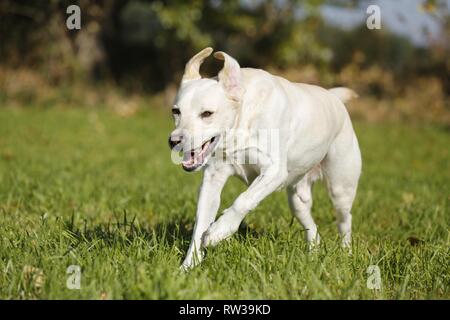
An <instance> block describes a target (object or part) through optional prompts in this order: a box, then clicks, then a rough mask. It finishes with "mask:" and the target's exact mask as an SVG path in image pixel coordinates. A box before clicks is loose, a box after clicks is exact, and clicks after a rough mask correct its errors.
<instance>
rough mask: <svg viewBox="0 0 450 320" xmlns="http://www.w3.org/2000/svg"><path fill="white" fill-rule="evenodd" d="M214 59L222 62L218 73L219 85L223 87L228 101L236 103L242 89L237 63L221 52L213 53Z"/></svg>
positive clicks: (239, 68)
mask: <svg viewBox="0 0 450 320" xmlns="http://www.w3.org/2000/svg"><path fill="white" fill-rule="evenodd" d="M214 58H216V59H219V60H224V64H223V68H222V70H220V72H219V83H220V84H221V85H222V86H223V88H224V89H225V91H226V92H227V94H228V96H229V98H230V99H232V100H234V101H236V102H239V101H241V100H242V96H243V94H244V87H243V84H242V74H241V67H240V66H239V63H238V62H237V61H236V60H235V59H233V58H232V57H230V56H229V55H228V54H226V53H225V52H222V51H217V52H215V53H214Z"/></svg>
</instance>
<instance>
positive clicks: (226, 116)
mask: <svg viewBox="0 0 450 320" xmlns="http://www.w3.org/2000/svg"><path fill="white" fill-rule="evenodd" d="M212 52H213V49H212V48H206V49H203V50H202V51H200V52H199V53H197V54H196V55H195V56H193V57H192V58H191V60H189V62H188V63H187V64H186V68H185V71H184V75H183V78H182V80H181V85H180V88H179V90H178V93H177V96H176V98H175V103H174V105H173V107H172V115H173V118H174V121H175V126H176V128H175V130H174V131H172V133H171V135H170V137H169V145H170V148H171V149H175V150H177V151H182V152H183V161H182V166H183V169H184V170H186V171H195V170H199V169H200V168H201V167H203V166H204V165H205V164H206V163H207V161H208V160H209V158H210V156H211V154H212V153H213V151H214V150H215V148H216V147H217V145H218V143H219V141H220V138H221V135H222V134H223V133H224V132H225V130H227V129H231V128H232V127H233V125H234V124H235V120H236V116H237V112H238V109H239V106H240V104H241V102H242V96H243V94H244V88H243V85H242V76H241V69H240V66H239V64H238V62H237V61H236V60H235V59H233V58H232V57H230V56H229V55H228V54H226V53H224V52H215V53H214V57H215V58H217V59H219V60H224V66H223V69H222V70H221V71H220V72H219V75H218V77H217V78H212V79H209V78H202V77H201V76H200V73H199V69H200V65H201V64H202V62H203V61H204V59H205V58H207V57H208V56H209V55H211V53H212Z"/></svg>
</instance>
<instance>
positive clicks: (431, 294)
mask: <svg viewBox="0 0 450 320" xmlns="http://www.w3.org/2000/svg"><path fill="white" fill-rule="evenodd" d="M355 127H356V131H357V134H358V137H359V140H360V145H361V149H362V153H363V161H364V162H363V175H362V178H361V183H360V186H359V190H358V195H357V199H356V202H355V205H354V208H353V221H354V226H353V230H354V247H353V254H352V255H351V256H350V255H348V254H346V253H345V252H344V251H343V250H341V249H340V247H339V245H338V241H337V238H336V236H337V231H336V228H335V224H334V216H333V211H332V207H331V204H330V202H329V200H328V198H327V196H326V192H325V189H324V187H323V186H322V185H320V184H319V185H317V186H316V187H315V189H314V200H315V202H314V207H313V214H314V217H315V219H316V222H317V223H318V225H319V231H320V233H321V235H322V239H323V243H322V245H321V247H320V248H319V249H318V251H317V252H313V253H308V251H307V249H306V245H305V243H304V241H303V231H302V228H301V227H300V225H299V224H298V223H297V221H293V219H292V218H291V215H290V212H289V209H288V206H287V201H286V195H285V194H284V192H278V193H276V194H273V195H271V196H270V197H269V198H267V199H266V200H264V201H263V202H262V203H261V204H260V205H259V206H258V207H257V209H255V210H254V211H253V212H251V213H250V214H249V215H248V217H247V218H246V220H245V224H244V225H243V226H242V228H241V230H240V232H239V234H237V235H235V236H234V237H232V238H231V239H230V240H228V241H225V242H223V243H221V244H220V245H219V246H218V247H216V248H212V249H209V250H208V252H207V257H206V259H205V261H204V263H203V264H202V265H201V266H200V267H198V268H196V269H194V270H192V271H191V272H189V273H187V274H185V273H182V272H180V271H179V269H178V267H179V265H180V263H181V261H182V258H183V256H184V253H185V252H186V250H187V247H188V244H189V240H190V233H191V231H192V227H193V224H194V217H195V207H196V194H197V190H198V184H199V182H200V177H201V174H199V173H197V174H188V173H185V172H183V170H182V169H181V167H177V166H175V165H174V164H172V163H171V161H170V153H169V149H168V146H167V137H168V134H169V132H170V130H171V128H172V124H171V121H170V117H169V113H168V112H167V113H164V112H163V111H161V110H159V111H158V110H157V111H153V112H150V111H141V112H138V113H137V114H135V115H133V116H132V117H127V118H124V117H120V116H118V115H116V114H114V113H112V112H108V111H102V110H88V109H77V110H76V109H69V110H63V109H57V108H51V109H36V108H30V109H5V108H3V109H0V298H1V299H60V298H63V299H80V298H83V299H123V298H125V299H206V298H209V299H373V298H376V299H428V298H437V299H449V298H450V289H449V288H450V267H449V262H450V259H449V258H450V254H449V253H450V252H449V248H450V234H449V222H450V154H449V149H450V131H449V130H448V129H445V128H438V127H433V126H418V125H416V126H412V125H407V124H368V123H362V122H361V123H360V122H356V123H355ZM242 190H244V186H243V185H242V184H241V183H240V182H239V181H238V180H237V179H232V180H230V181H229V183H228V184H227V186H226V189H225V191H224V193H223V197H222V202H223V203H222V209H223V208H226V207H227V205H230V204H231V203H232V201H233V199H234V198H235V197H236V195H238V194H239V192H240V191H242ZM70 265H78V266H80V268H81V274H80V276H81V278H80V279H81V282H80V289H79V290H78V289H69V288H68V287H67V286H66V282H67V280H68V278H69V277H70V276H71V275H70V274H68V273H67V268H68V267H69V266H70ZM371 265H376V266H378V267H379V269H380V276H381V281H382V283H381V289H379V290H374V289H369V288H368V286H367V279H368V276H369V274H368V273H367V269H368V267H369V266H371ZM70 279H72V278H70Z"/></svg>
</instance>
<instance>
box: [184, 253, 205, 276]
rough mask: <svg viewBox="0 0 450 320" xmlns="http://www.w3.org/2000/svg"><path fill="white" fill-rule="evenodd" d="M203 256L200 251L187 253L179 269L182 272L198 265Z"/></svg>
mask: <svg viewBox="0 0 450 320" xmlns="http://www.w3.org/2000/svg"><path fill="white" fill-rule="evenodd" d="M203 258H204V254H203V252H201V251H199V252H197V255H194V254H188V255H187V256H186V258H185V259H184V261H183V263H182V264H181V266H180V270H181V271H183V272H187V271H189V270H191V269H192V268H194V267H196V266H198V265H199V264H200V263H201V262H202V260H203Z"/></svg>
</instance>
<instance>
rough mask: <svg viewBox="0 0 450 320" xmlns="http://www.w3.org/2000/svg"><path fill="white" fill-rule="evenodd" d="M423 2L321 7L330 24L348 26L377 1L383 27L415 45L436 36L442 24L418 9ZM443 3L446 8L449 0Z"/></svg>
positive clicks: (384, 1) (408, 0) (360, 19)
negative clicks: (353, 6)
mask: <svg viewBox="0 0 450 320" xmlns="http://www.w3.org/2000/svg"><path fill="white" fill-rule="evenodd" d="M422 2H423V1H422V0H374V1H367V2H364V4H362V5H360V7H357V8H355V9H350V8H336V7H333V6H328V5H325V6H323V8H322V15H323V17H324V18H325V19H326V21H327V22H329V23H330V24H334V25H337V26H340V27H343V28H351V27H353V26H355V25H358V24H361V23H363V22H364V21H365V20H366V19H367V17H368V15H367V14H366V9H367V7H368V6H369V5H370V4H376V5H378V6H379V7H380V9H381V25H382V28H383V27H386V28H389V29H390V30H392V31H393V32H395V33H397V34H401V35H404V36H406V37H408V38H409V39H411V40H412V42H413V43H415V44H416V45H420V46H424V45H426V44H427V42H428V40H427V38H428V37H431V38H437V37H438V36H439V33H440V30H441V27H440V24H439V23H438V21H436V20H435V19H434V18H432V17H431V16H430V15H429V14H426V13H424V12H423V11H422V10H421V9H420V4H421V3H422ZM446 4H447V10H448V9H449V8H450V0H446ZM424 30H426V31H427V32H424ZM427 34H428V36H427Z"/></svg>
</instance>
